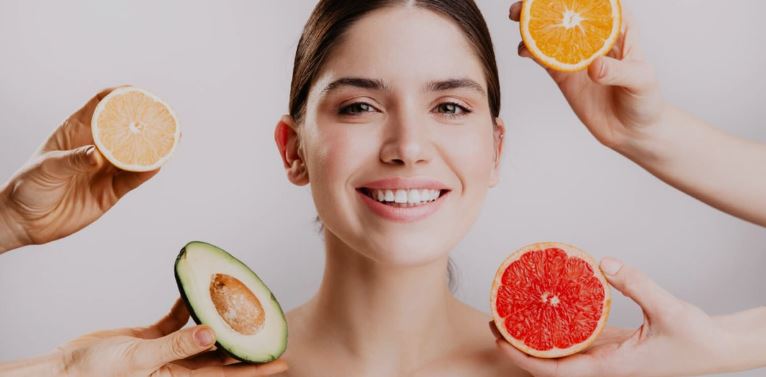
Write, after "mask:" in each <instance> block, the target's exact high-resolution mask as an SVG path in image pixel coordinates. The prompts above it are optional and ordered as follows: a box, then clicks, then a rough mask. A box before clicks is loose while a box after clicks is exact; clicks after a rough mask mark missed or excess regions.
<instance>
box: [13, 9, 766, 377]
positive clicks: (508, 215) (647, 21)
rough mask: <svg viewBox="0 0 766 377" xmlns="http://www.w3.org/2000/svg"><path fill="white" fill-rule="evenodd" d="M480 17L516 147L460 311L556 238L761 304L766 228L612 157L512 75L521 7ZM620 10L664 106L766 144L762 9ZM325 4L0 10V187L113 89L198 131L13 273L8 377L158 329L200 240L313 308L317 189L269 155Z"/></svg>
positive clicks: (552, 99) (534, 75)
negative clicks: (295, 68)
mask: <svg viewBox="0 0 766 377" xmlns="http://www.w3.org/2000/svg"><path fill="white" fill-rule="evenodd" d="M479 3H480V5H481V8H482V10H483V11H484V13H485V16H486V18H487V21H488V23H489V25H490V29H491V32H492V35H493V38H494V42H495V46H496V50H497V55H498V64H499V67H500V74H501V80H502V82H501V85H502V90H503V111H502V116H503V118H504V119H505V120H506V124H507V126H508V134H507V137H506V139H507V142H508V144H507V154H506V158H505V160H504V161H503V171H502V176H501V183H500V185H499V186H498V187H496V188H495V189H493V190H492V191H491V192H490V195H489V197H488V199H487V203H486V205H485V208H484V210H483V212H482V215H481V217H480V218H479V220H478V223H477V224H476V225H475V226H474V228H473V229H472V231H471V232H470V233H469V234H468V235H467V237H466V238H465V239H464V241H463V242H462V243H461V244H460V245H459V247H458V248H457V249H456V250H455V251H454V253H453V254H452V255H453V258H454V259H455V261H456V263H457V266H458V270H459V276H458V278H459V291H458V294H459V296H460V297H461V298H462V299H464V300H465V301H466V302H468V303H470V304H471V305H473V306H475V307H477V308H479V309H481V310H484V311H486V310H487V309H488V297H489V287H490V283H491V280H492V277H493V275H494V272H495V269H496V267H497V266H498V264H499V263H500V262H501V260H502V259H503V258H504V257H505V256H506V255H507V254H508V253H509V252H510V251H512V250H514V249H515V248H517V247H519V246H522V245H525V244H527V243H530V242H534V241H539V240H557V241H564V242H569V243H573V244H576V245H579V246H580V247H582V248H584V249H586V250H588V251H590V252H591V253H592V254H594V255H596V256H599V257H601V256H605V255H612V256H616V257H619V258H622V259H624V260H625V261H627V262H628V263H631V264H633V265H635V266H637V267H638V268H640V269H642V270H644V271H645V272H646V273H648V274H649V275H651V276H652V277H653V278H654V279H656V280H657V281H658V282H659V283H660V284H661V285H662V286H664V287H665V288H667V289H668V290H670V291H672V292H673V293H675V294H676V295H678V296H679V297H681V298H683V299H685V300H688V301H690V302H692V303H694V304H697V305H699V306H701V307H702V308H703V309H704V310H706V311H707V312H708V313H711V314H720V313H729V312H733V311H738V310H743V309H746V308H750V307H754V306H758V305H764V304H765V303H766V289H763V286H764V285H765V284H766V277H764V276H763V274H762V271H763V268H764V266H766V230H764V229H762V228H759V227H756V226H754V225H751V224H748V223H745V222H743V221H740V220H737V219H735V218H733V217H731V216H728V215H726V214H723V213H721V212H718V211H716V210H714V209H712V208H709V207H708V206H706V205H703V204H700V203H699V202H697V201H695V200H694V199H691V198H690V197H687V196H685V195H683V194H682V193H680V192H678V191H676V190H675V189H673V188H671V187H668V186H666V185H665V184H663V183H661V182H660V181H659V180H657V179H655V178H653V177H652V176H650V175H649V174H648V173H646V172H644V171H643V170H641V169H640V168H638V167H637V166H635V165H633V164H632V163H631V162H630V161H628V160H626V159H624V158H622V157H621V156H619V155H618V154H616V153H614V152H612V151H610V150H608V149H606V148H604V147H602V146H600V145H599V144H598V143H597V142H596V141H595V139H593V138H592V137H591V136H590V134H588V132H587V131H586V129H585V128H584V127H583V126H582V125H580V124H579V122H578V121H577V119H576V118H575V116H574V115H573V114H572V112H571V110H570V109H569V108H568V107H567V105H566V103H565V101H564V100H563V98H562V96H561V95H560V94H559V92H558V89H557V88H556V87H555V86H554V84H553V83H552V82H551V81H550V80H549V78H548V77H547V75H546V74H545V72H544V71H542V70H541V69H539V68H538V67H536V66H535V65H534V64H533V63H532V62H531V61H529V60H525V59H521V58H518V57H517V56H516V45H517V44H518V42H519V40H520V37H519V32H518V29H517V25H516V24H514V23H511V22H510V21H508V20H507V18H506V17H507V9H508V5H509V4H510V2H509V1H494V0H486V1H480V2H479ZM625 3H626V6H627V7H628V8H629V9H630V10H631V11H632V13H633V14H634V16H635V18H636V19H637V22H638V24H639V25H640V26H641V29H642V30H641V33H642V36H641V42H642V45H643V48H644V49H645V50H646V53H647V55H648V58H649V59H650V60H651V61H652V62H654V63H655V64H656V68H657V71H658V74H659V76H660V78H661V81H662V84H663V90H664V93H665V95H666V97H667V98H668V99H669V100H670V101H672V102H673V103H675V104H677V105H678V106H680V107H682V108H685V109H687V110H689V111H691V112H693V113H695V114H697V115H699V116H700V117H702V118H704V119H706V120H708V121H710V122H711V123H713V124H716V125H717V126H719V127H721V128H723V129H725V130H727V131H729V132H731V133H734V134H737V135H740V136H743V137H748V138H753V139H757V140H761V141H766V127H764V124H763V119H765V118H766V106H764V105H763V104H764V98H765V97H766V79H765V78H764V76H763V75H762V70H763V67H766V47H764V46H766V23H764V22H763V14H766V2H764V1H761V0H728V1H726V2H721V1H717V0H716V1H714V0H685V1H682V0H676V1H670V0H652V1H648V0H647V1H636V0H633V1H631V0H627V1H625ZM312 5H313V1H290V2H286V1H284V2H275V1H272V2H265V1H263V2H261V1H257V2H256V1H251V2H244V1H239V2H234V1H232V2H219V1H217V2H212V1H210V2H188V1H180V0H179V1H148V0H142V1H96V0H93V1H85V0H77V1H67V2H57V1H46V2H43V1H21V0H12V1H7V0H5V1H3V2H2V3H0V51H2V53H1V54H2V57H1V58H0V177H9V176H10V175H11V174H12V173H13V172H14V171H15V170H16V169H17V168H18V167H20V166H22V164H24V162H25V161H26V159H27V158H28V156H29V155H30V154H31V153H32V152H33V151H34V149H35V148H37V146H38V145H39V144H40V143H41V142H42V141H43V140H44V139H45V138H46V137H47V135H48V134H49V133H50V131H51V130H52V129H53V128H54V127H56V126H57V125H58V124H60V122H61V121H62V120H63V119H65V118H66V117H67V116H68V115H69V114H70V113H71V112H73V111H74V110H75V109H77V108H78V107H79V106H81V105H82V104H83V103H84V102H85V101H86V100H87V99H88V98H90V97H91V96H92V95H93V94H95V93H96V92H97V91H99V90H100V89H101V88H104V87H108V86H113V85H117V84H123V83H131V84H133V85H136V86H139V87H143V88H145V89H148V90H150V91H152V92H154V93H156V94H157V95H159V96H160V97H161V98H163V99H165V100H166V101H167V102H169V103H170V104H171V105H172V106H173V108H174V110H175V111H176V113H177V114H178V116H179V118H180V121H181V123H182V127H183V140H182V142H181V144H180V145H179V148H178V149H177V150H176V153H175V155H174V156H173V158H172V159H171V161H170V162H169V163H168V164H167V165H166V168H165V169H164V171H163V172H162V173H161V174H159V175H158V176H157V177H156V178H155V179H153V180H152V181H150V182H149V183H147V184H146V185H144V186H143V187H142V188H141V189H139V190H137V191H135V192H133V193H131V194H129V195H128V196H127V197H126V198H125V199H124V200H123V201H122V202H120V203H119V204H118V205H117V206H116V207H115V208H114V209H112V210H111V211H110V212H109V213H108V214H107V215H106V216H104V217H103V218H102V219H100V220H99V221H98V222H96V223H95V224H93V225H91V226H89V227H88V228H86V229H85V230H83V231H81V232H79V233H77V234H75V235H73V236H71V237H69V238H66V239H64V240H60V241H57V242H54V243H51V244H48V245H44V246H35V247H27V248H24V249H21V250H16V251H12V252H10V253H7V254H4V255H2V256H0V297H2V299H1V301H0V336H1V337H2V340H1V341H0V360H10V359H16V358H21V357H26V356H32V355H36V354H41V353H44V352H48V351H49V350H51V349H52V348H53V347H55V346H56V345H58V344H60V343H62V342H64V341H66V340H68V339H71V338H73V337H76V336H78V335H80V334H83V333H86V332H89V331H93V330H97V329H107V328H113V327H123V326H135V325H145V324H149V323H152V322H153V321H155V320H156V319H158V318H159V317H160V316H161V315H162V314H164V313H165V312H166V311H167V310H168V309H169V307H170V305H171V304H172V302H173V300H174V299H175V298H176V297H177V296H178V291H177V288H176V286H175V282H174V279H173V271H172V269H173V261H174V259H175V256H176V254H177V252H178V250H179V249H180V248H181V246H183V245H184V244H185V243H186V242H187V241H190V240H197V239H198V240H206V241H209V242H212V243H215V244H218V245H220V246H222V247H224V248H226V249H228V250H229V251H231V252H233V253H234V254H235V255H237V256H238V257H240V258H241V259H243V260H244V261H245V262H246V263H247V264H249V265H250V266H251V267H252V268H253V269H254V270H255V271H257V272H258V273H259V274H260V275H261V277H262V278H263V279H264V280H265V281H266V282H267V283H268V284H269V286H270V287H271V288H272V289H273V291H274V292H275V294H276V295H277V297H279V299H280V301H281V302H282V304H283V306H284V307H285V308H287V309H290V308H293V307H295V306H297V305H299V304H300V303H301V302H303V301H304V300H306V299H307V298H308V297H310V296H311V295H312V294H313V293H314V292H315V290H316V287H317V285H318V282H319V280H320V278H321V273H322V265H323V251H322V244H321V241H320V238H319V237H318V235H317V232H316V227H315V225H314V224H313V218H314V215H315V212H314V208H313V204H312V201H311V198H310V194H309V192H308V188H305V187H304V188H298V187H295V186H292V185H291V184H289V183H288V182H287V180H286V179H285V177H284V173H283V171H282V166H281V162H280V160H279V157H278V154H277V153H276V148H275V146H274V142H273V138H272V132H273V126H274V124H275V122H276V121H277V119H278V117H279V116H280V115H281V114H282V113H284V112H285V111H286V110H287V96H288V87H289V80H290V72H291V67H292V59H293V54H294V50H295V45H296V43H297V40H298V37H299V35H300V31H301V29H302V26H303V23H304V22H305V20H306V18H307V17H308V14H309V13H310V11H311V8H312ZM4 179H5V178H0V180H4ZM616 296H617V297H616V299H615V303H614V306H613V308H614V312H613V314H612V316H611V318H610V324H611V325H617V326H637V325H638V324H640V321H641V313H640V311H639V309H638V307H637V306H636V305H635V304H633V303H632V302H630V301H628V300H626V299H625V298H624V297H622V296H621V295H619V294H617V295H616ZM763 374H764V371H763V370H761V371H755V372H747V373H740V374H736V375H737V376H756V375H763Z"/></svg>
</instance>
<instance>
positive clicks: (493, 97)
mask: <svg viewBox="0 0 766 377" xmlns="http://www.w3.org/2000/svg"><path fill="white" fill-rule="evenodd" d="M289 108H290V113H289V115H285V116H283V117H282V119H281V120H280V121H279V122H278V124H277V126H276V130H275V139H276V142H277V146H278V148H279V152H280V155H281V157H282V159H283V162H284V167H285V169H286V172H287V176H288V179H289V180H290V181H291V182H292V183H294V184H296V185H306V184H310V186H311V192H312V195H313V199H314V204H315V206H316V209H317V212H318V214H319V218H320V219H321V222H322V224H323V225H324V226H323V235H324V242H325V252H326V267H325V273H324V277H323V279H322V284H321V286H320V288H319V292H318V293H317V294H316V296H315V297H314V298H312V299H311V300H309V301H308V302H307V303H306V304H304V305H302V306H300V307H298V308H296V309H295V310H293V311H291V312H289V313H288V315H287V318H288V323H289V327H290V329H291V331H290V335H289V337H290V338H289V340H288V343H289V344H290V346H289V347H288V350H287V352H286V353H285V355H284V356H283V358H284V359H285V360H286V361H287V362H288V363H289V364H290V365H291V369H290V372H289V373H290V375H296V376H300V375H313V374H315V373H316V371H317V370H332V371H333V374H335V375H361V374H367V375H408V374H411V373H413V372H415V371H420V372H423V373H436V374H440V373H443V372H444V370H446V369H444V368H451V369H452V370H463V371H465V372H464V373H467V374H469V375H476V374H481V373H486V372H490V373H492V374H498V373H502V374H504V375H506V376H512V375H524V373H523V372H521V371H520V370H519V369H517V368H516V367H515V366H514V365H513V364H512V363H510V362H509V361H508V359H507V358H504V357H503V355H501V354H498V351H497V348H496V347H495V344H494V338H493V336H492V335H491V334H490V333H488V332H487V330H486V323H487V322H488V321H489V316H488V315H486V314H484V313H482V312H480V311H478V310H475V309H473V308H471V307H470V306H468V305H466V304H464V303H462V302H460V301H459V300H458V299H457V298H455V297H454V296H453V294H452V293H451V292H450V289H449V287H448V279H447V277H446V274H445V273H444V271H445V270H446V268H447V266H448V260H449V254H450V251H451V250H452V249H453V248H454V247H455V245H456V244H457V243H458V242H459V241H460V240H461V239H462V238H463V237H464V236H465V234H466V233H467V232H468V230H469V229H470V227H471V226H472V225H473V223H474V221H475V219H476V217H477V215H478V213H479V211H480V209H481V207H482V204H483V202H484V198H485V195H486V193H487V191H488V190H489V188H490V187H492V186H494V185H495V184H496V183H497V179H498V178H497V174H498V168H499V162H500V157H501V155H502V134H503V132H504V126H503V122H502V121H501V120H500V119H499V118H498V115H499V112H500V90H499V83H498V75H497V67H496V63H495V55H494V51H493V47H492V41H491V39H490V36H489V33H488V30H487V27H486V24H485V23H484V19H483V17H482V15H481V13H480V11H479V10H478V8H477V7H476V5H475V4H474V3H473V2H471V1H464V0H459V1H365V2H359V1H342V0H329V1H320V2H319V4H318V5H317V6H316V8H315V9H314V12H313V13H312V15H311V16H310V18H309V20H308V22H307V24H306V26H305V28H304V31H303V35H302V37H301V39H300V42H299V44H298V48H297V51H296V55H295V64H294V67H293V79H292V86H291V94H290V106H289ZM291 360H295V362H294V363H291Z"/></svg>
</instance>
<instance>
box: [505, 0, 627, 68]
mask: <svg viewBox="0 0 766 377" xmlns="http://www.w3.org/2000/svg"><path fill="white" fill-rule="evenodd" d="M520 21H521V22H520V23H519V24H520V26H521V38H522V39H523V41H524V45H525V46H526V47H527V49H528V50H529V52H530V53H531V54H532V56H534V57H535V58H536V59H537V61H538V62H540V63H541V64H543V65H544V66H546V67H548V68H551V69H555V70H557V71H566V72H574V71H579V70H582V69H585V68H587V67H588V65H590V63H592V62H593V61H594V60H595V59H596V58H598V57H599V56H603V55H606V53H607V52H609V50H610V49H611V48H612V46H613V45H614V42H615V41H616V40H617V37H618V36H619V35H620V30H621V29H620V28H621V23H622V8H621V5H620V0H524V4H523V6H522V8H521V18H520Z"/></svg>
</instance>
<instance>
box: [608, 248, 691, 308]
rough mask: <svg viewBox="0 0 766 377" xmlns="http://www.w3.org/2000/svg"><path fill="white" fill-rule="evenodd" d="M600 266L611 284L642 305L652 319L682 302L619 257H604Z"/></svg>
mask: <svg viewBox="0 0 766 377" xmlns="http://www.w3.org/2000/svg"><path fill="white" fill-rule="evenodd" d="M600 267H601V270H602V271H603V272H604V274H605V275H606V279H607V280H608V281H609V284H611V285H612V286H613V287H615V288H616V289H617V290H618V291H620V292H622V294H624V295H625V296H627V297H628V298H630V299H631V300H633V301H635V302H636V303H637V304H638V305H639V306H641V309H642V310H643V311H644V313H645V314H646V316H647V317H648V318H649V319H650V320H651V319H652V318H656V317H663V315H664V314H665V313H666V311H668V310H673V309H675V308H676V307H677V305H678V304H679V303H680V301H679V300H678V299H677V298H675V297H674V296H673V295H671V294H670V293H669V292H668V291H666V290H664V289H662V288H661V287H660V286H658V285H657V284H656V283H655V282H654V281H653V280H652V279H649V277H647V276H646V275H644V274H643V273H642V272H641V271H639V270H637V269H635V268H632V267H630V266H627V265H623V263H622V262H621V261H619V260H617V259H614V258H608V257H607V258H604V259H602V260H601V265H600Z"/></svg>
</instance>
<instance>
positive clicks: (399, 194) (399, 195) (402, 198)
mask: <svg viewBox="0 0 766 377" xmlns="http://www.w3.org/2000/svg"><path fill="white" fill-rule="evenodd" d="M394 201H395V202H397V203H407V191H406V190H396V199H394Z"/></svg>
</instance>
